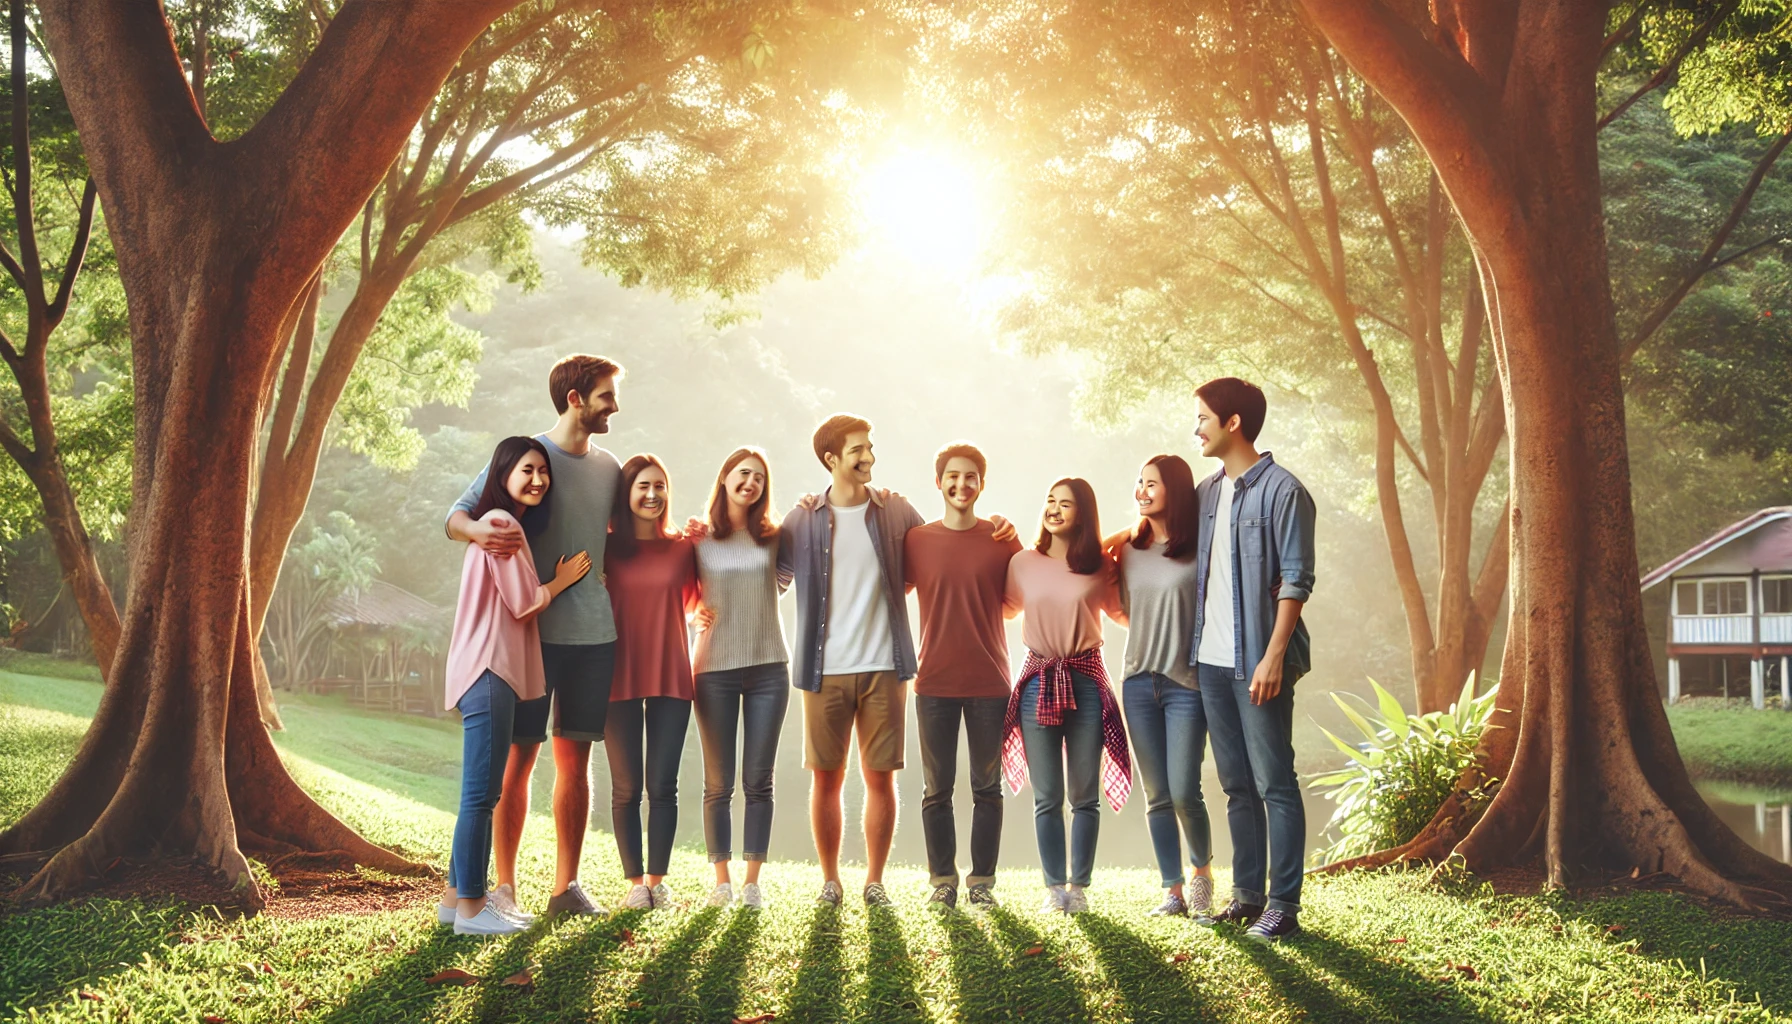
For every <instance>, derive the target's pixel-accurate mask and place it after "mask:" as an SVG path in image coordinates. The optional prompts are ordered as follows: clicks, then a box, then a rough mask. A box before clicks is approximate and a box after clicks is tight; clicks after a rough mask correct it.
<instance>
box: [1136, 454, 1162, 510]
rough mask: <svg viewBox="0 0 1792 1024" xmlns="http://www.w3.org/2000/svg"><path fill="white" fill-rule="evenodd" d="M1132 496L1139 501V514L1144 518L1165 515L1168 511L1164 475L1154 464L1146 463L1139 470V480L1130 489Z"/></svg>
mask: <svg viewBox="0 0 1792 1024" xmlns="http://www.w3.org/2000/svg"><path fill="white" fill-rule="evenodd" d="M1132 497H1133V500H1134V501H1136V502H1138V503H1139V515H1141V516H1144V517H1146V518H1150V517H1152V516H1161V515H1165V514H1166V513H1168V512H1169V511H1170V498H1169V494H1168V488H1166V487H1165V486H1164V475H1163V474H1162V473H1160V472H1158V469H1157V467H1156V466H1149V465H1148V466H1146V467H1145V468H1144V469H1141V470H1139V482H1138V484H1136V485H1135V486H1134V487H1133V489H1132Z"/></svg>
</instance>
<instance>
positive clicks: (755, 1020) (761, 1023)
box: [734, 1013, 778, 1024]
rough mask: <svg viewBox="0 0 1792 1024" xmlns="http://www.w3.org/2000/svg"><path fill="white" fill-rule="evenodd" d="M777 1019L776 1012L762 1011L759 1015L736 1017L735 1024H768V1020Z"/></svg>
mask: <svg viewBox="0 0 1792 1024" xmlns="http://www.w3.org/2000/svg"><path fill="white" fill-rule="evenodd" d="M777 1019H778V1015H777V1014H775V1013H762V1014H760V1015H759V1016H757V1017H736V1018H734V1024H767V1022H768V1021H774V1020H777Z"/></svg>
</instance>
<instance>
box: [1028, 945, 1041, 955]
mask: <svg viewBox="0 0 1792 1024" xmlns="http://www.w3.org/2000/svg"><path fill="white" fill-rule="evenodd" d="M1023 952H1024V953H1025V954H1026V955H1027V956H1038V955H1039V954H1041V953H1043V952H1045V947H1044V946H1028V947H1027V948H1026V949H1025V950H1023Z"/></svg>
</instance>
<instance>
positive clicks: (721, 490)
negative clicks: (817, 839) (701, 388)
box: [692, 448, 790, 907]
mask: <svg viewBox="0 0 1792 1024" xmlns="http://www.w3.org/2000/svg"><path fill="white" fill-rule="evenodd" d="M769 466H770V462H769V461H768V460H767V459H766V455H765V452H763V451H761V450H760V449H758V448H739V449H736V450H735V451H734V453H733V454H731V455H729V456H728V458H727V460H726V461H724V462H723V463H722V471H721V473H719V474H717V476H716V486H715V490H714V492H713V493H711V495H710V499H709V523H708V527H709V531H708V535H707V536H706V537H704V539H703V540H701V541H699V542H698V544H697V573H698V576H699V578H700V579H701V580H702V583H703V606H704V611H703V613H701V615H700V619H699V621H700V622H706V623H707V626H705V627H704V628H703V629H702V630H701V631H700V632H699V633H698V634H697V644H696V651H695V656H694V658H693V659H692V661H693V664H692V668H693V669H694V670H695V671H696V674H697V678H696V690H697V699H696V711H697V732H698V735H699V736H700V737H701V739H702V742H703V838H704V841H705V843H706V844H707V845H708V847H709V859H710V861H711V862H712V863H714V864H715V866H716V887H715V890H714V891H713V892H712V893H711V894H710V898H709V905H710V906H712V907H720V906H727V905H728V904H729V903H730V902H732V901H733V899H734V885H733V881H732V879H731V877H730V875H729V873H728V864H729V861H730V860H731V859H732V858H733V855H734V851H733V849H732V843H731V839H732V836H731V826H732V824H733V821H732V819H733V810H734V775H735V751H736V741H737V739H743V740H744V741H743V742H742V743H741V747H742V749H741V751H740V761H741V764H740V774H741V776H742V780H741V787H742V788H743V789H744V790H746V796H747V815H746V827H745V829H744V833H745V835H744V842H743V844H742V847H743V850H742V852H743V854H744V856H745V858H746V861H747V880H746V884H745V885H744V886H743V887H742V889H741V893H740V901H741V903H742V904H743V905H745V906H749V907H759V906H762V905H763V899H764V898H763V896H762V895H761V893H760V891H759V869H760V867H761V866H762V865H763V864H764V863H765V853H766V848H767V847H768V846H770V845H771V835H772V770H773V768H774V766H775V765H776V762H777V756H778V735H779V734H780V733H781V732H782V731H783V729H784V713H785V711H786V710H787V709H788V707H789V705H790V670H789V662H790V652H789V650H788V649H787V648H786V647H785V645H784V625H783V622H782V621H781V620H780V619H779V617H778V595H780V594H782V593H783V592H784V591H785V589H787V588H788V587H789V586H790V579H789V578H788V577H782V578H781V577H779V575H778V527H777V525H776V524H775V523H773V522H772V520H771V515H770V513H769V509H770V508H771V500H772V480H771V470H770V469H769Z"/></svg>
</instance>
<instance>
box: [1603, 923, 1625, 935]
mask: <svg viewBox="0 0 1792 1024" xmlns="http://www.w3.org/2000/svg"><path fill="white" fill-rule="evenodd" d="M1623 930H1624V926H1623V925H1621V924H1608V925H1606V926H1605V934H1607V935H1616V934H1618V933H1619V932H1621V931H1623Z"/></svg>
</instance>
